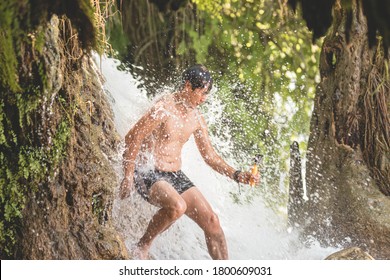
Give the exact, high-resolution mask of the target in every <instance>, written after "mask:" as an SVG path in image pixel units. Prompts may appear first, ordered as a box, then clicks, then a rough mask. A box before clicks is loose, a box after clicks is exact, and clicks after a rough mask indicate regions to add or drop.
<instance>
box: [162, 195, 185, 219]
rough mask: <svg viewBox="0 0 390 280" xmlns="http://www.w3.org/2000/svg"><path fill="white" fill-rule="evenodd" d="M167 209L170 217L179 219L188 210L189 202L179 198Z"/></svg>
mask: <svg viewBox="0 0 390 280" xmlns="http://www.w3.org/2000/svg"><path fill="white" fill-rule="evenodd" d="M167 210H168V215H169V218H170V219H172V220H177V219H179V218H180V217H181V216H183V214H184V213H185V212H186V210H187V204H186V202H185V201H184V200H178V201H176V202H174V203H173V204H172V205H171V206H170V207H169V208H168V209H167Z"/></svg>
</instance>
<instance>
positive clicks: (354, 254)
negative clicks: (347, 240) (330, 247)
mask: <svg viewBox="0 0 390 280" xmlns="http://www.w3.org/2000/svg"><path fill="white" fill-rule="evenodd" d="M373 259H374V258H373V257H372V256H370V255H369V254H368V253H366V252H365V251H363V250H362V249H360V248H359V247H351V248H347V249H343V250H341V251H338V252H336V253H333V254H331V255H330V256H328V257H326V258H325V260H373Z"/></svg>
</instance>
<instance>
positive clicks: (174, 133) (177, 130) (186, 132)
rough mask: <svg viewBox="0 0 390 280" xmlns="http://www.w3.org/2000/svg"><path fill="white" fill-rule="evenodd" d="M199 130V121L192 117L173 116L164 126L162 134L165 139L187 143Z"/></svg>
mask: <svg viewBox="0 0 390 280" xmlns="http://www.w3.org/2000/svg"><path fill="white" fill-rule="evenodd" d="M197 128H198V121H197V119H196V118H195V117H194V116H192V115H190V116H185V117H177V116H172V117H170V118H168V119H167V120H166V121H165V122H164V123H163V124H162V127H161V133H162V136H163V137H164V138H165V139H170V140H172V141H174V140H178V141H180V142H186V141H187V140H188V139H189V138H190V136H191V135H192V134H193V133H194V131H195V130H196V129H197Z"/></svg>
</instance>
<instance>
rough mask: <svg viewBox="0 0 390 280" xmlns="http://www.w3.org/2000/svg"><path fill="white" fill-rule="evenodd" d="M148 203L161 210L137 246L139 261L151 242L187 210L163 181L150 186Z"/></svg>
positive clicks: (151, 221) (143, 256)
mask: <svg viewBox="0 0 390 280" xmlns="http://www.w3.org/2000/svg"><path fill="white" fill-rule="evenodd" d="M149 202H150V203H151V204H153V205H155V206H157V207H161V208H160V209H159V210H158V211H157V213H156V214H155V215H154V216H153V218H152V219H151V220H150V222H149V225H148V227H147V229H146V232H145V234H144V235H143V236H142V237H141V239H140V241H139V242H138V244H137V247H138V250H139V252H138V255H139V256H138V257H139V258H140V259H146V258H147V256H148V251H149V249H150V246H151V245H152V242H153V240H154V239H155V238H156V237H157V235H159V234H160V233H162V232H163V231H165V230H166V229H168V228H169V226H170V225H172V224H173V223H174V222H175V221H176V220H177V219H179V218H180V217H181V216H182V215H183V214H184V213H185V211H186V208H187V207H186V202H185V201H184V199H183V198H182V197H181V196H180V195H179V194H178V193H177V191H176V190H175V189H174V188H173V187H172V186H171V185H170V184H169V183H167V182H165V181H158V182H156V183H154V184H153V185H152V187H151V188H150V193H149Z"/></svg>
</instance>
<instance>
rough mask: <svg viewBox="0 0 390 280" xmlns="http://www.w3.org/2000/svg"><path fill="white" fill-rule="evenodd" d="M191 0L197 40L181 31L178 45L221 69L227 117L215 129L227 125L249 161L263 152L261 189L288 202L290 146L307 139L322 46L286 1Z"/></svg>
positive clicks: (219, 77)
mask: <svg viewBox="0 0 390 280" xmlns="http://www.w3.org/2000/svg"><path fill="white" fill-rule="evenodd" d="M192 2H194V3H196V4H197V8H198V16H199V18H201V19H202V20H203V24H204V27H203V28H202V32H199V30H193V29H191V26H187V29H188V30H187V33H188V34H190V37H191V39H192V40H191V41H188V40H184V38H183V41H182V42H181V44H180V50H181V51H182V52H184V51H185V50H187V52H191V51H192V52H195V54H196V58H197V61H196V62H198V63H204V64H206V65H207V66H208V67H209V68H210V69H211V70H212V71H213V72H214V75H215V76H216V81H217V85H218V87H219V90H218V92H217V94H218V97H219V99H220V100H221V101H222V103H223V104H225V109H224V117H225V120H226V121H224V122H222V124H219V127H218V129H214V131H215V132H216V133H217V134H218V131H219V133H220V134H222V133H224V131H226V129H227V128H229V130H230V131H231V133H232V136H233V141H234V143H235V145H236V151H241V152H237V154H236V158H239V161H240V162H242V165H243V166H245V167H246V168H248V167H249V165H250V162H251V158H252V157H253V156H254V154H255V153H257V152H260V153H262V154H264V155H265V157H264V161H265V162H264V169H263V179H262V181H263V185H262V190H264V192H267V193H270V194H271V195H270V196H269V197H278V196H279V197H280V200H281V201H283V200H284V201H285V199H286V197H287V196H286V191H287V189H284V190H281V189H280V185H284V186H285V187H286V188H287V187H288V182H287V181H284V180H287V178H288V176H283V174H287V173H288V169H289V146H290V144H291V143H292V142H293V141H298V142H299V144H300V147H301V149H302V150H303V151H302V152H303V154H304V152H305V148H306V143H307V140H308V135H309V123H310V117H311V110H312V102H313V98H314V93H315V84H316V79H317V80H318V79H319V74H318V59H319V53H320V48H319V47H318V46H317V45H312V44H308V42H311V34H310V33H309V31H308V30H307V28H306V26H305V25H304V23H303V22H302V21H301V20H300V19H299V18H298V16H296V15H294V14H292V12H291V11H290V10H289V9H288V7H287V5H286V3H284V2H285V1H268V0H260V1H254V0H218V1H212V0H193V1H192ZM196 33H199V35H198V36H195V35H194V34H196ZM200 38H201V40H199V39H200ZM223 125H225V127H223ZM281 180H282V181H281ZM280 191H282V192H280Z"/></svg>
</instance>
